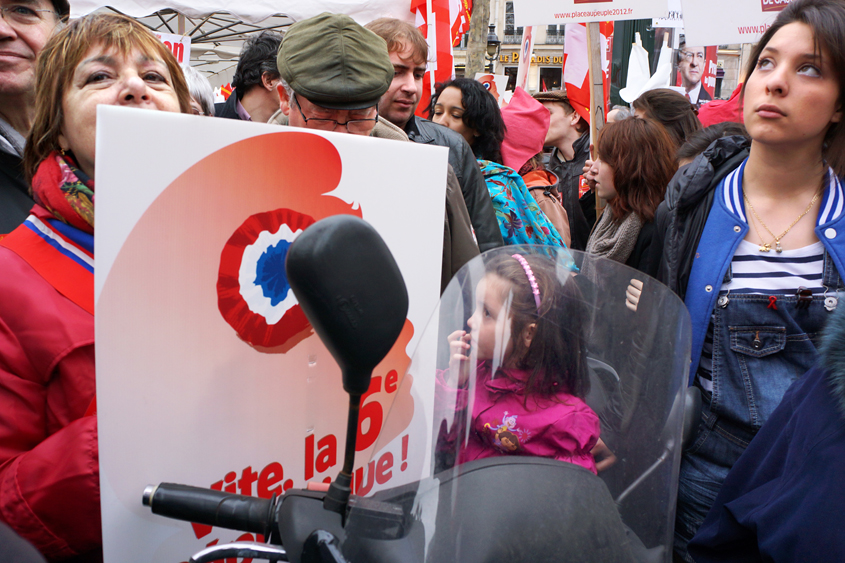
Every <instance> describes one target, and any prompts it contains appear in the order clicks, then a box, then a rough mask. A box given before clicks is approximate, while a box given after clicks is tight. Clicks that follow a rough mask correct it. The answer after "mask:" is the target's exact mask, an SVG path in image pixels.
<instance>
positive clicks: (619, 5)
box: [513, 0, 669, 26]
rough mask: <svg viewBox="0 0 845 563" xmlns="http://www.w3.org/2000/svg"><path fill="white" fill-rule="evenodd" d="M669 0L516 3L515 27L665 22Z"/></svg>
mask: <svg viewBox="0 0 845 563" xmlns="http://www.w3.org/2000/svg"><path fill="white" fill-rule="evenodd" d="M668 15H669V6H668V4H667V0H555V1H554V2H549V1H548V0H514V3H513V16H514V24H515V25H518V26H528V25H560V24H567V23H584V22H604V21H615V20H641V19H653V18H665V17H668Z"/></svg>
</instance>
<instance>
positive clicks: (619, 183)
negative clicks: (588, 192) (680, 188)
mask: <svg viewBox="0 0 845 563" xmlns="http://www.w3.org/2000/svg"><path fill="white" fill-rule="evenodd" d="M598 155H599V156H598V157H599V159H600V160H601V161H602V163H603V164H604V163H607V164H609V165H610V166H611V168H613V183H614V185H615V187H616V193H617V196H616V197H615V198H613V199H611V200H609V201H608V202H607V204H608V205H609V206H610V208H611V209H612V210H613V219H614V221H616V222H621V221H622V220H624V218H625V217H626V216H627V215H628V213H636V214H637V215H638V216H639V217H640V219H642V220H643V221H644V222H649V221H653V220H654V213H655V211H656V210H657V206H658V205H660V202H661V201H663V195H664V194H665V193H666V186H667V185H668V184H669V180H671V179H672V176H674V174H675V171H676V169H677V168H676V165H675V146H674V144H673V143H672V140H671V139H670V138H669V135H668V134H667V133H666V130H665V129H664V128H663V127H662V126H661V125H660V124H658V123H655V122H654V121H651V120H649V119H641V118H639V117H629V118H628V119H623V120H622V121H617V122H614V123H608V124H607V125H605V126H604V128H603V129H602V130H601V132H600V133H599V143H598Z"/></svg>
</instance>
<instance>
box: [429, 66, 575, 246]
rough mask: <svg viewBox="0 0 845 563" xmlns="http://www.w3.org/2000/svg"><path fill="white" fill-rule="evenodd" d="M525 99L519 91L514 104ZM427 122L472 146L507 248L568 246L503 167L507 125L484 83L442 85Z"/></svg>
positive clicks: (510, 171) (460, 80)
mask: <svg viewBox="0 0 845 563" xmlns="http://www.w3.org/2000/svg"><path fill="white" fill-rule="evenodd" d="M523 97H525V98H528V99H530V98H531V97H530V96H529V95H528V94H526V93H525V92H524V91H522V89H518V92H516V93H515V94H514V98H513V99H514V100H517V99H522V98H523ZM532 101H533V100H532ZM512 103H513V102H512ZM515 105H517V104H516V103H515ZM538 105H539V104H538ZM541 109H542V108H541ZM542 114H543V116H544V118H545V122H544V124H543V125H540V127H544V130H543V132H542V135H545V130H547V129H548V128H549V116H548V112H547V111H545V110H542ZM429 117H430V118H431V119H432V121H434V122H435V123H439V124H440V125H443V126H445V127H448V128H449V129H452V130H453V131H455V132H457V133H460V134H461V135H462V136H463V138H464V139H466V141H467V143H469V145H470V147H471V148H472V151H473V153H474V154H475V156H476V158H478V166H479V167H480V168H481V173H482V175H483V176H484V182H485V183H486V184H487V190H488V191H489V192H490V198H491V199H492V201H493V208H494V209H495V211H496V220H497V221H498V222H499V230H500V231H501V232H502V238H503V239H504V242H505V244H506V245H511V244H546V245H551V246H566V243H565V242H564V238H563V236H561V234H560V233H559V232H558V230H557V228H556V227H555V226H554V225H553V224H552V223H551V222H550V221H549V219H548V217H546V215H545V214H544V213H543V211H542V210H541V209H540V207H539V205H538V204H537V202H536V201H535V200H534V198H533V197H532V196H531V193H530V192H529V190H528V188H527V186H526V185H525V182H524V181H523V179H522V177H521V176H520V175H519V173H518V172H517V171H516V170H514V169H513V168H510V167H508V166H507V165H506V164H505V158H504V157H503V156H502V143H503V141H504V140H505V133H506V127H505V121H504V118H503V117H502V111H501V110H500V109H499V104H498V103H497V102H496V99H495V98H494V97H493V95H492V94H491V93H490V92H489V91H488V90H487V88H485V87H484V85H483V84H481V83H480V82H477V81H475V80H470V79H468V78H456V79H454V80H451V81H449V82H445V83H444V84H442V85H440V87H439V88H437V90H436V91H435V93H434V96H433V97H432V100H431V108H430V109H429ZM541 148H542V147H541Z"/></svg>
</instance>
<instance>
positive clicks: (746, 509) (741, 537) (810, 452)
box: [689, 307, 845, 563]
mask: <svg viewBox="0 0 845 563" xmlns="http://www.w3.org/2000/svg"><path fill="white" fill-rule="evenodd" d="M841 309H842V308H841V307H840V308H839V309H838V310H837V311H836V313H834V316H833V317H832V318H831V319H830V321H829V324H828V326H827V327H826V329H825V332H824V337H823V340H822V345H821V348H820V351H821V358H820V361H819V363H818V364H817V366H816V367H814V368H813V369H812V370H810V371H809V372H808V373H807V374H805V375H804V376H803V377H801V378H800V379H798V380H797V381H796V382H795V383H793V384H792V386H791V387H790V388H789V390H788V391H787V392H786V394H785V395H784V397H783V400H782V401H781V403H780V405H779V406H778V407H777V408H776V409H775V411H774V412H773V413H772V415H771V417H769V420H768V421H767V422H766V423H765V424H764V425H763V427H762V428H761V429H760V431H759V432H758V433H757V435H756V436H755V437H754V439H753V440H752V441H751V443H750V444H749V445H748V448H747V449H746V450H745V452H744V453H743V454H742V456H741V457H740V458H739V460H738V461H737V462H736V464H735V465H734V466H733V468H732V469H731V471H730V473H728V476H727V479H726V480H725V483H724V485H723V486H722V489H721V490H720V491H719V494H718V496H717V497H716V502H715V504H714V505H713V508H712V509H711V510H710V512H709V514H708V515H707V518H706V519H705V521H704V523H703V524H702V526H701V528H699V530H698V533H697V534H696V536H695V537H694V538H693V540H692V542H691V543H690V544H689V552H690V554H691V555H692V556H693V557H694V558H695V560H696V561H697V562H698V563H710V562H712V563H716V562H720V563H721V562H728V563H729V562H732V561H736V562H740V561H741V562H752V561H771V562H774V563H781V562H782V563H787V562H793V561H845V535H843V533H842V531H843V530H845V510H843V506H845V474H843V471H842V467H843V465H845V311H843V310H841Z"/></svg>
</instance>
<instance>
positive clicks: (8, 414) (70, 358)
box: [0, 208, 102, 561]
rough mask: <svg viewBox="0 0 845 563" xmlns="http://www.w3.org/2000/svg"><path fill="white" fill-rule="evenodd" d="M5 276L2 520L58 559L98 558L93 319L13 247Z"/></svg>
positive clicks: (1, 294) (1, 281) (1, 255)
mask: <svg viewBox="0 0 845 563" xmlns="http://www.w3.org/2000/svg"><path fill="white" fill-rule="evenodd" d="M36 209H37V211H38V213H37V214H38V215H40V216H41V217H42V218H43V217H49V214H46V213H45V212H44V211H43V210H39V209H38V208H36ZM18 228H19V229H23V228H26V226H25V225H22V226H21V227H18ZM0 272H2V275H0V520H2V521H4V522H6V523H7V524H8V525H9V526H11V527H12V528H13V529H14V530H15V531H16V532H17V533H18V534H20V535H21V536H22V537H24V538H25V539H27V540H29V541H30V542H31V543H32V544H33V545H34V546H35V547H36V548H37V549H38V550H39V551H41V552H42V553H43V554H44V555H45V556H46V557H47V558H48V559H50V560H54V561H56V560H61V559H64V558H67V557H70V556H74V555H80V554H87V555H89V556H92V560H96V559H97V558H99V557H101V556H100V555H99V554H98V551H99V548H100V546H101V544H102V532H101V525H100V491H99V464H98V449H97V419H96V416H92V415H88V416H86V411H87V410H89V407H91V405H92V400H93V398H94V392H95V382H94V316H93V315H92V314H91V313H89V312H87V311H86V310H84V309H83V308H82V307H80V306H78V305H77V304H76V303H74V302H73V301H71V300H69V299H67V298H66V297H64V296H63V295H62V294H60V293H59V292H58V291H57V290H56V289H55V288H54V287H53V286H52V285H50V284H49V283H48V282H47V281H46V280H45V279H44V278H43V277H41V276H40V275H39V274H38V273H37V272H36V271H35V270H34V269H33V268H32V267H31V266H30V264H29V263H27V262H26V261H25V260H24V259H22V258H21V257H20V256H19V255H18V254H16V253H15V252H13V251H11V250H9V249H8V248H3V247H0ZM91 283H92V291H93V275H91ZM92 551H93V552H94V553H93V555H92V554H91V552H92Z"/></svg>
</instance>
